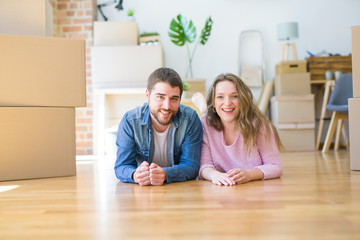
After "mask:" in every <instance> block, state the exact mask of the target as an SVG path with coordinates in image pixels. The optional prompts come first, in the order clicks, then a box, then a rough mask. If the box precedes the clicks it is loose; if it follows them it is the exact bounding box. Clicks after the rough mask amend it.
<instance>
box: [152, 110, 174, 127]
mask: <svg viewBox="0 0 360 240" xmlns="http://www.w3.org/2000/svg"><path fill="white" fill-rule="evenodd" d="M160 110H164V111H169V112H170V113H171V117H170V119H169V120H168V121H167V122H164V121H161V120H160V118H159V117H158V115H159V114H161V113H160ZM150 113H151V115H152V116H153V117H154V119H155V120H156V122H157V123H159V124H160V125H162V126H167V125H169V124H170V123H171V121H172V120H173V119H174V118H175V115H176V111H174V110H165V109H159V108H157V109H155V110H150Z"/></svg>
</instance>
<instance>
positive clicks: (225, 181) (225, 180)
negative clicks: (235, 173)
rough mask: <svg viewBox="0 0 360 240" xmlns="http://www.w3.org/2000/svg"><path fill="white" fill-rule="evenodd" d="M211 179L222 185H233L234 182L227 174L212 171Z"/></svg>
mask: <svg viewBox="0 0 360 240" xmlns="http://www.w3.org/2000/svg"><path fill="white" fill-rule="evenodd" d="M211 181H212V183H214V184H216V185H219V186H221V185H224V186H234V185H235V184H236V183H235V181H233V180H232V179H231V178H229V177H228V176H227V173H221V172H218V171H216V172H213V173H212V174H211Z"/></svg>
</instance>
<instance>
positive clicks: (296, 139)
mask: <svg viewBox="0 0 360 240" xmlns="http://www.w3.org/2000/svg"><path fill="white" fill-rule="evenodd" d="M277 131H278V134H279V137H280V140H281V142H282V144H283V146H284V149H283V151H286V152H291V151H314V150H315V128H282V129H278V130H277Z"/></svg>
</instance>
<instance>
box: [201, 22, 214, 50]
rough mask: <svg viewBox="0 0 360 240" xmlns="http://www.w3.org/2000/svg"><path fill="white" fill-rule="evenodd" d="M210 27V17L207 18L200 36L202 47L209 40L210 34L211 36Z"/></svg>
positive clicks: (211, 23)
mask: <svg viewBox="0 0 360 240" xmlns="http://www.w3.org/2000/svg"><path fill="white" fill-rule="evenodd" d="M212 25H213V21H212V19H211V17H209V18H208V19H207V20H206V22H205V26H204V28H203V29H202V31H201V35H200V43H201V44H202V45H205V44H206V42H207V41H208V40H209V37H210V34H211V29H212Z"/></svg>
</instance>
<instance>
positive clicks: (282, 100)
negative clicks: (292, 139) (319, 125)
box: [271, 94, 315, 125]
mask: <svg viewBox="0 0 360 240" xmlns="http://www.w3.org/2000/svg"><path fill="white" fill-rule="evenodd" d="M271 118H272V122H273V124H274V125H277V124H281V123H286V124H288V123H315V107H314V95H313V94H309V95H304V96H273V97H272V98H271Z"/></svg>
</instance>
